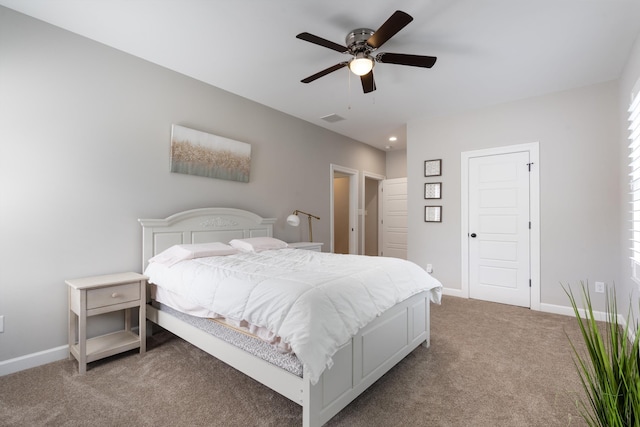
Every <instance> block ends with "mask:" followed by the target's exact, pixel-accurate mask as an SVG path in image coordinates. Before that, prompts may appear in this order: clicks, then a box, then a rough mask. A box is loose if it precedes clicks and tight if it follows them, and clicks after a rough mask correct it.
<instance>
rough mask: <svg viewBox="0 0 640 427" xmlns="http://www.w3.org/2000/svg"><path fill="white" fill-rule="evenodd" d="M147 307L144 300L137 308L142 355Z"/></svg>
mask: <svg viewBox="0 0 640 427" xmlns="http://www.w3.org/2000/svg"><path fill="white" fill-rule="evenodd" d="M142 290H143V291H144V290H145V282H143V283H142ZM146 309H147V306H146V304H145V301H144V299H143V300H142V301H141V302H140V307H138V335H139V336H140V354H144V353H145V352H146V351H147V316H146V314H145V313H146Z"/></svg>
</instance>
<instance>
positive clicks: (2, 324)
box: [0, 316, 4, 333]
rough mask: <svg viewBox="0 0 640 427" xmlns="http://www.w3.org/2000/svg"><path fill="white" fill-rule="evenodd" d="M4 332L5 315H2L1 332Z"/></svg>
mask: <svg viewBox="0 0 640 427" xmlns="http://www.w3.org/2000/svg"><path fill="white" fill-rule="evenodd" d="M2 332H4V316H0V333H2Z"/></svg>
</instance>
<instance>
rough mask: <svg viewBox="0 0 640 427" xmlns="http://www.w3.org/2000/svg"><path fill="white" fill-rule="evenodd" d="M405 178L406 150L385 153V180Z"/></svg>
mask: <svg viewBox="0 0 640 427" xmlns="http://www.w3.org/2000/svg"><path fill="white" fill-rule="evenodd" d="M406 176H407V150H392V151H387V179H394V178H405V177H406Z"/></svg>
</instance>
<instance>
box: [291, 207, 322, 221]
mask: <svg viewBox="0 0 640 427" xmlns="http://www.w3.org/2000/svg"><path fill="white" fill-rule="evenodd" d="M299 213H301V214H305V215H307V216H308V217H313V218H315V219H320V217H319V216H315V215H312V214H310V213H307V212H304V211H300V210H298V209H296V210H295V211H293V215H298V214H299Z"/></svg>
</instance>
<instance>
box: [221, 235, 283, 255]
mask: <svg viewBox="0 0 640 427" xmlns="http://www.w3.org/2000/svg"><path fill="white" fill-rule="evenodd" d="M229 244H230V245H231V246H233V247H234V248H236V249H240V250H241V251H245V252H260V251H266V250H269V249H284V248H286V247H287V246H289V245H287V243H286V242H283V241H282V240H279V239H276V238H273V237H249V238H247V239H233V240H232V241H230V242H229Z"/></svg>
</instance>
